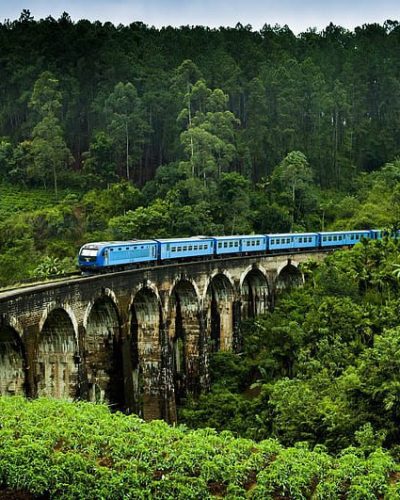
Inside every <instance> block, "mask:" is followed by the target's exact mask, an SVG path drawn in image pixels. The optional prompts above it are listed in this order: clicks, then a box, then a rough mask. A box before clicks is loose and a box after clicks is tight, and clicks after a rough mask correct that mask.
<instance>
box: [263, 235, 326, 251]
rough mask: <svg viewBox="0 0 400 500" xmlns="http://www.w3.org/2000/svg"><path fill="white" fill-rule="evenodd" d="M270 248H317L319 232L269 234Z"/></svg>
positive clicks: (272, 249)
mask: <svg viewBox="0 0 400 500" xmlns="http://www.w3.org/2000/svg"><path fill="white" fill-rule="evenodd" d="M267 238H268V249H269V250H271V251H274V250H291V249H299V250H302V249H303V248H304V249H305V248H316V247H317V246H318V233H287V234H268V235H267Z"/></svg>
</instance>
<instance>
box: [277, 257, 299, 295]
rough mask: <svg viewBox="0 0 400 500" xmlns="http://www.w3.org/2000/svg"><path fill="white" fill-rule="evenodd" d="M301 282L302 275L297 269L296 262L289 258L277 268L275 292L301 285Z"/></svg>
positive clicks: (297, 264)
mask: <svg viewBox="0 0 400 500" xmlns="http://www.w3.org/2000/svg"><path fill="white" fill-rule="evenodd" d="M303 283H304V275H303V273H302V272H301V271H300V269H299V263H298V262H296V261H293V260H290V259H289V260H288V261H287V263H285V264H283V265H281V266H280V267H279V268H278V270H277V276H276V279H275V291H276V292H278V293H279V292H280V291H282V290H286V289H289V288H291V287H294V286H301V285H303Z"/></svg>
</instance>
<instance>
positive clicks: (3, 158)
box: [0, 11, 400, 285]
mask: <svg viewBox="0 0 400 500" xmlns="http://www.w3.org/2000/svg"><path fill="white" fill-rule="evenodd" d="M399 43H400V26H399V25H398V24H397V22H392V21H387V22H386V23H385V24H384V25H383V26H379V25H377V24H371V25H365V26H362V27H360V28H356V29H355V31H354V32H350V31H347V30H345V29H343V28H340V27H337V26H333V25H330V26H328V27H327V28H326V29H325V30H324V31H322V32H320V33H317V32H315V31H313V30H309V31H307V32H305V33H302V34H300V35H298V36H297V37H296V36H294V35H293V33H292V32H291V31H290V29H289V28H288V27H286V26H285V27H279V26H275V27H271V26H267V25H266V26H264V28H263V29H262V30H260V31H259V32H257V31H253V30H252V29H251V27H250V26H245V27H244V26H241V25H238V26H236V27H235V28H220V29H218V30H216V29H209V28H206V27H193V28H189V27H181V28H172V27H167V28H162V29H155V28H153V27H147V26H145V25H143V24H141V23H133V24H131V25H129V26H125V27H124V26H118V27H115V26H113V25H112V24H111V23H105V24H101V23H99V22H95V23H90V22H89V21H85V20H81V21H78V22H72V21H71V19H70V18H69V16H68V15H67V14H63V15H62V16H61V17H60V19H58V20H55V19H53V18H51V17H48V18H46V19H42V20H39V21H35V20H34V19H33V18H32V16H30V14H29V11H23V12H22V14H21V17H20V19H18V20H16V21H6V22H4V23H3V24H0V44H1V47H2V49H3V50H2V52H1V54H0V92H1V95H2V100H1V103H0V235H1V236H0V285H4V284H8V283H12V282H16V281H19V280H22V279H25V278H28V277H41V276H46V275H47V274H52V271H55V272H56V273H60V272H63V271H68V270H71V269H74V267H75V256H76V253H77V250H78V247H79V245H81V244H82V243H84V242H87V241H93V240H94V241H95V240H100V239H108V238H111V239H116V238H148V237H151V238H153V237H157V236H158V237H163V236H164V237H166V236H187V235H193V234H234V233H248V232H254V233H265V232H285V231H289V230H294V231H296V230H300V231H301V230H312V231H315V230H321V229H322V230H323V229H326V228H327V227H334V228H338V229H339V228H344V227H351V228H367V227H393V226H397V225H399V220H400V196H399V193H400V187H399V186H400V183H399V181H400V173H399V172H400V163H399V161H398V160H396V155H398V153H399V147H400V144H399V142H398V137H400V135H399V127H400V123H399V121H398V110H397V107H396V106H397V104H396V103H397V102H398V100H399V99H398V97H399V89H400V86H399V81H400V66H399V64H398V58H397V54H398V50H399ZM389 162H392V163H389ZM382 165H386V166H385V167H384V168H382V169H381V170H377V169H378V167H381V166H382ZM11 186H13V187H12V188H11ZM46 192H47V193H48V198H47V199H45V193H46ZM39 193H42V194H39ZM16 198H18V200H17V199H16ZM22 198H23V199H22ZM40 200H42V201H40Z"/></svg>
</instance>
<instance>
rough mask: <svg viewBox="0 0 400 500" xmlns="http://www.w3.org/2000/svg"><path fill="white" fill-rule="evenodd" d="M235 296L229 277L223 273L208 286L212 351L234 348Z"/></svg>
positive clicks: (209, 339)
mask: <svg viewBox="0 0 400 500" xmlns="http://www.w3.org/2000/svg"><path fill="white" fill-rule="evenodd" d="M234 298H235V293H234V289H233V286H232V284H231V282H230V281H229V279H228V278H227V277H226V276H225V275H224V274H222V273H221V274H217V275H216V276H214V277H213V278H212V280H211V281H210V283H209V285H208V287H207V315H206V317H207V339H208V346H209V350H210V352H216V351H219V350H220V349H222V350H229V349H231V348H232V337H233V323H234V320H233V302H234Z"/></svg>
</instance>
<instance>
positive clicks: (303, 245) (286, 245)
mask: <svg viewBox="0 0 400 500" xmlns="http://www.w3.org/2000/svg"><path fill="white" fill-rule="evenodd" d="M382 236H383V231H381V230H379V229H365V230H356V231H350V230H349V231H331V232H321V233H286V234H249V235H241V236H193V237H188V238H163V239H154V240H151V239H149V240H128V241H103V242H97V243H87V244H86V245H83V246H82V248H81V249H80V251H79V254H78V266H79V268H80V270H81V271H82V272H84V273H96V272H111V271H119V270H123V269H129V268H135V267H139V266H141V265H150V264H154V265H158V264H163V263H171V262H174V261H175V262H180V261H184V260H193V259H205V258H223V257H224V256H226V257H228V256H231V257H233V256H236V255H251V254H252V253H259V254H262V253H269V254H271V253H276V252H281V253H282V252H289V251H290V252H292V251H296V252H297V251H304V250H310V249H318V248H335V247H340V246H352V245H355V244H356V243H358V242H360V241H361V240H362V239H374V240H376V239H381V238H382Z"/></svg>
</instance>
